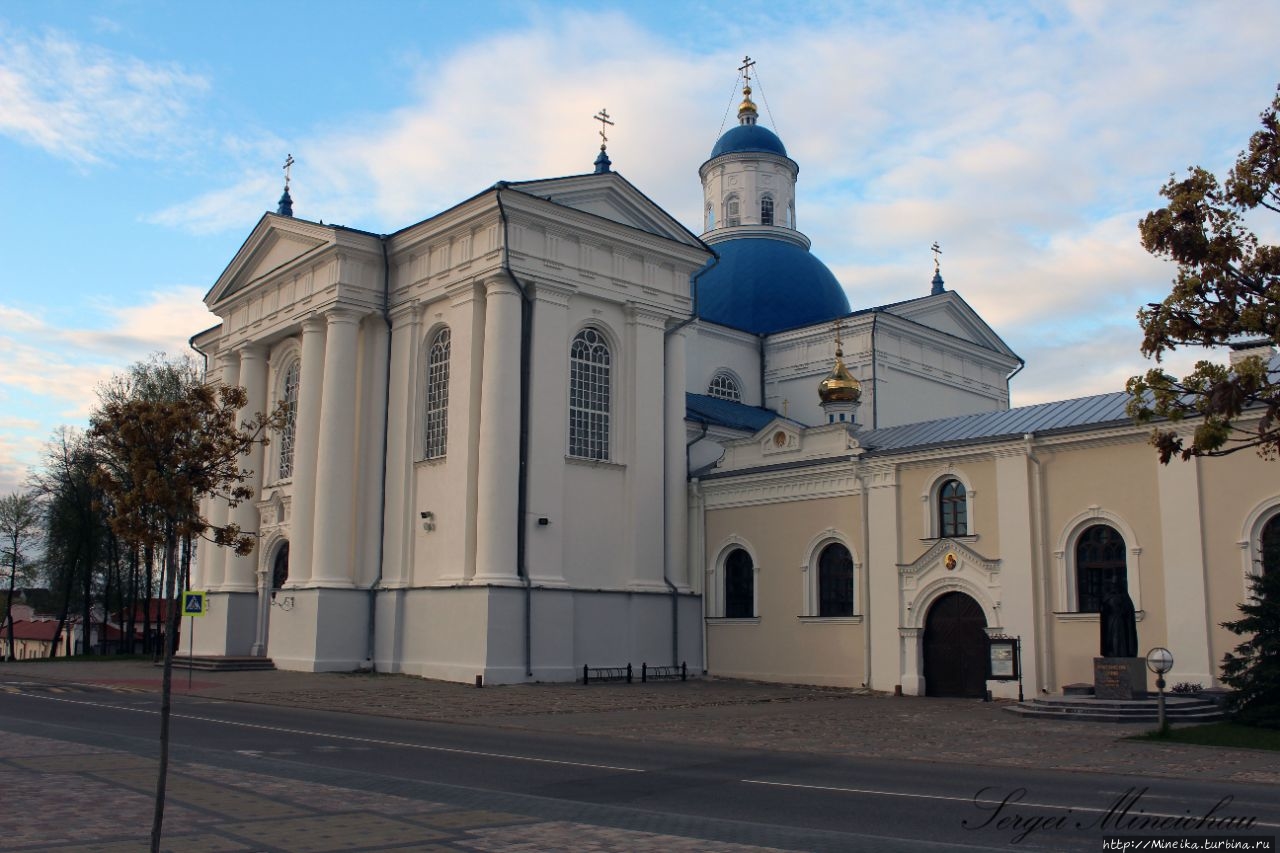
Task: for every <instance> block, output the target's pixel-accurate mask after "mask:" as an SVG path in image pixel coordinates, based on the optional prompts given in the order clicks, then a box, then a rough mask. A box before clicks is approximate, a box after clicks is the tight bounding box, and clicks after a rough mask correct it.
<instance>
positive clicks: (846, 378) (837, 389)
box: [818, 347, 862, 403]
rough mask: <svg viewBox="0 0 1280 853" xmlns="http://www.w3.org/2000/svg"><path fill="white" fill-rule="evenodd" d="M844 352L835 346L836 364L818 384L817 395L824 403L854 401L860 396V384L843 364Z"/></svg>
mask: <svg viewBox="0 0 1280 853" xmlns="http://www.w3.org/2000/svg"><path fill="white" fill-rule="evenodd" d="M843 356H844V353H843V352H841V351H840V349H839V348H838V347H837V348H836V364H835V367H832V368H831V373H829V374H827V378H826V379H824V380H822V382H820V383H819V384H818V397H819V398H821V400H822V402H824V403H856V402H858V400H859V399H861V397H862V384H861V383H860V382H858V380H856V379H854V378H853V374H851V373H850V372H849V368H847V367H845V366H844V361H843V359H842V357H843Z"/></svg>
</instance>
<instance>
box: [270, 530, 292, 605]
mask: <svg viewBox="0 0 1280 853" xmlns="http://www.w3.org/2000/svg"><path fill="white" fill-rule="evenodd" d="M287 580H289V542H288V540H286V541H285V542H282V543H281V545H280V549H279V550H278V551H276V558H275V559H274V560H272V562H271V594H272V595H275V594H276V590H278V589H280V587H282V586H284V584H285V581H287Z"/></svg>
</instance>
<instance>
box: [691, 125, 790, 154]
mask: <svg viewBox="0 0 1280 853" xmlns="http://www.w3.org/2000/svg"><path fill="white" fill-rule="evenodd" d="M734 151H767V152H769V153H770V154H781V155H782V156H783V157H786V156H787V149H786V147H785V146H784V145H783V144H782V140H781V139H779V138H778V135H777V134H776V133H774V132H773V131H772V130H769V129H768V128H767V127H761V126H760V125H758V124H740V125H738V126H737V127H733V128H730V129H729V130H727V131H725V133H724V135H723V136H721V137H720V138H719V139H718V140H716V144H715V147H714V148H712V149H711V156H710V157H708V158H707V159H709V160H714V159H715V158H717V157H719V156H720V155H721V154H729V153H731V152H734Z"/></svg>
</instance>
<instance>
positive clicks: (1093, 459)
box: [184, 81, 1280, 695]
mask: <svg viewBox="0 0 1280 853" xmlns="http://www.w3.org/2000/svg"><path fill="white" fill-rule="evenodd" d="M748 84H749V81H748ZM738 117H739V124H738V125H737V126H735V127H732V128H731V129H730V130H729V131H728V132H726V133H725V134H724V135H723V136H721V138H720V139H719V140H718V141H717V143H716V145H715V147H714V148H713V149H712V151H711V154H710V157H709V158H708V159H707V161H706V162H705V163H703V164H702V166H701V168H700V169H699V176H700V178H701V183H702V197H703V202H704V204H703V208H704V221H703V222H702V223H701V224H700V225H701V233H700V234H695V233H693V232H692V231H690V230H689V229H687V228H686V227H685V226H684V225H682V224H681V223H680V222H678V221H676V220H675V219H674V218H673V217H671V216H670V215H669V214H667V213H666V212H664V211H663V210H662V209H661V208H659V207H658V206H657V205H656V204H654V203H653V202H652V201H651V200H650V199H649V198H648V197H647V196H645V195H644V193H643V192H641V191H640V190H639V189H637V188H636V187H635V186H633V185H632V184H631V183H629V182H628V181H627V180H626V179H625V178H623V177H622V176H621V175H620V174H618V173H616V172H614V171H612V168H611V166H612V164H611V163H610V161H609V159H608V157H607V155H606V153H605V150H604V146H603V145H602V146H601V152H600V156H599V157H598V158H597V160H596V164H595V171H594V172H593V173H590V174H583V175H575V176H570V177H560V178H551V179H547V180H535V181H523V182H510V183H509V182H499V183H497V184H494V185H493V186H491V187H490V188H488V189H487V190H485V191H483V192H481V193H479V194H477V195H475V196H473V197H471V198H469V199H466V200H464V201H462V202H460V203H459V204H457V205H456V206H454V207H452V208H450V209H448V210H446V211H443V212H441V213H439V214H437V215H435V216H432V217H431V218H429V219H426V220H424V221H422V222H419V223H417V224H414V225H410V226H408V227H406V228H404V229H402V230H400V231H397V232H394V233H391V234H372V233H367V232H364V231H359V230H355V229H351V228H345V227H342V226H335V225H325V224H321V223H315V222H308V221H304V220H301V219H298V218H295V217H294V216H293V215H292V202H291V199H290V196H289V191H288V185H287V184H286V188H285V195H284V196H283V197H282V198H281V203H280V207H279V210H278V212H277V213H274V214H271V213H269V214H266V215H264V216H263V218H262V220H261V221H260V222H259V223H258V224H257V226H256V227H255V228H254V230H253V232H252V233H251V234H250V235H249V237H248V239H247V240H246V241H245V243H244V245H243V246H242V247H241V248H240V250H239V252H238V253H237V254H236V256H235V257H234V258H233V259H232V260H231V263H230V264H229V265H228V266H227V268H226V270H225V271H224V272H223V273H222V275H221V276H220V277H219V278H218V280H217V282H216V284H215V285H214V286H213V288H212V289H211V290H210V291H209V293H208V295H207V297H206V299H205V302H206V304H207V305H208V307H209V309H210V310H211V311H212V312H213V313H214V314H216V315H217V316H218V317H219V318H220V319H221V321H222V322H221V323H220V325H218V326H216V327H214V328H212V329H209V330H207V331H204V332H201V333H199V334H197V335H196V336H195V337H194V338H193V339H192V343H193V346H194V347H195V348H196V349H197V350H198V351H199V352H201V353H202V354H203V355H204V356H205V357H206V359H207V363H208V365H209V374H210V376H211V378H213V379H214V380H216V381H221V382H225V383H233V384H238V385H241V386H243V387H244V388H245V389H246V390H247V392H248V395H249V400H250V402H249V407H248V411H250V412H256V411H266V410H268V409H270V408H272V407H274V406H276V405H278V404H280V403H282V402H283V403H284V404H285V405H286V406H287V409H288V412H289V424H288V427H287V428H286V429H285V430H284V431H283V432H282V433H281V434H279V435H276V436H274V437H273V440H272V441H271V442H270V444H269V445H268V446H267V447H266V448H265V449H264V448H258V449H256V450H255V451H254V452H253V454H252V456H251V457H250V458H249V459H247V460H246V467H247V468H249V469H251V470H252V471H253V472H254V473H253V476H252V481H251V483H250V484H251V485H252V487H253V488H254V491H255V499H254V500H253V501H251V502H246V503H244V504H242V505H240V506H237V507H235V508H232V509H228V507H227V506H226V505H225V504H218V503H216V502H211V503H210V504H209V505H208V506H207V507H206V510H207V512H208V514H209V517H210V518H211V519H212V520H213V521H214V523H220V522H223V521H225V520H234V521H236V522H237V523H238V524H239V525H240V526H241V528H243V529H245V530H249V531H257V532H258V534H259V537H260V538H259V543H260V544H259V547H258V548H257V549H256V550H255V551H254V552H253V553H252V554H250V555H249V556H246V557H238V556H235V555H234V554H231V553H229V552H227V551H224V550H223V549H218V548H203V549H201V550H200V554H199V560H198V565H197V567H196V569H195V573H194V577H193V581H192V586H193V587H194V588H204V589H207V590H208V592H209V600H210V608H209V609H210V613H209V615H208V616H206V617H205V618H204V620H203V621H202V623H201V624H200V626H199V630H198V632H196V633H195V636H194V643H195V647H194V652H195V653H197V654H208V655H233V656H240V655H262V656H267V657H269V658H270V659H271V660H272V661H273V662H274V664H275V665H276V666H277V667H279V668H283V669H299V670H353V669H357V668H363V667H368V666H372V667H374V668H376V669H377V670H379V671H384V672H401V673H408V674H413V675H420V676H426V677H431V678H442V679H450V680H455V681H466V682H472V681H474V680H475V679H476V678H477V677H482V678H483V679H484V681H485V682H487V683H512V682H522V681H567V680H572V679H574V678H576V677H580V675H581V671H582V667H583V666H584V665H589V666H615V665H621V664H625V663H628V662H630V663H633V664H634V665H635V666H636V667H637V668H638V667H639V665H640V664H641V663H642V662H645V663H648V664H650V665H669V664H673V663H680V662H688V664H689V669H690V671H692V672H699V671H706V672H709V673H712V674H717V675H727V676H737V677H747V678H759V679H767V680H775V681H794V682H806V683H822V684H832V685H848V686H859V685H866V686H869V687H872V688H875V689H880V690H894V689H901V690H903V691H904V692H907V693H912V694H916V693H919V694H926V693H927V694H937V695H980V694H978V693H977V692H976V691H978V690H980V689H983V686H982V684H981V682H982V681H983V679H981V678H979V673H978V670H979V669H980V668H981V665H982V664H984V663H985V659H984V657H983V656H984V655H985V654H986V650H985V648H984V647H983V645H982V644H983V641H984V639H985V638H986V637H988V636H990V635H1011V636H1013V635H1016V636H1019V637H1021V638H1022V650H1023V661H1022V665H1023V672H1024V677H1025V679H1026V682H1027V685H1028V691H1029V692H1030V691H1036V692H1056V691H1057V690H1060V689H1061V687H1062V686H1063V685H1064V684H1067V683H1070V682H1072V681H1087V680H1089V679H1090V678H1091V668H1090V667H1091V662H1092V657H1093V655H1094V654H1096V653H1097V648H1096V644H1097V630H1098V629H1097V619H1098V615H1097V609H1098V607H1097V597H1098V595H1099V594H1100V590H1101V588H1102V584H1104V583H1105V582H1108V581H1111V580H1118V581H1120V582H1122V583H1123V584H1125V585H1126V586H1127V589H1128V591H1129V594H1130V596H1131V597H1132V598H1133V600H1134V602H1135V605H1136V606H1137V608H1138V610H1139V619H1140V622H1139V633H1140V635H1141V644H1142V647H1143V648H1144V649H1145V648H1147V647H1149V646H1151V645H1165V646H1168V647H1169V648H1171V649H1173V651H1174V654H1175V658H1176V659H1177V662H1178V664H1177V667H1176V668H1175V671H1174V673H1173V674H1172V675H1171V676H1170V677H1173V678H1179V679H1187V680H1199V681H1201V682H1203V683H1204V684H1205V686H1209V685H1210V684H1212V683H1215V678H1216V664H1215V661H1217V660H1219V659H1220V658H1221V654H1222V652H1223V651H1225V650H1226V649H1227V648H1229V647H1230V645H1231V640H1232V637H1231V635H1229V634H1227V633H1226V632H1224V631H1223V630H1222V629H1220V628H1217V627H1216V626H1217V624H1218V623H1219V622H1221V621H1223V620H1224V619H1229V618H1232V617H1233V615H1234V606H1235V603H1236V602H1238V601H1240V600H1241V598H1242V597H1243V596H1244V595H1245V594H1247V593H1246V588H1247V579H1248V576H1249V575H1250V574H1251V573H1253V572H1255V571H1260V570H1261V566H1262V562H1261V561H1262V559H1263V556H1264V555H1263V551H1264V550H1265V548H1264V540H1266V541H1272V540H1274V541H1276V542H1280V521H1277V522H1276V523H1274V524H1273V523H1272V522H1273V520H1275V519H1277V518H1280V491H1278V490H1277V489H1276V488H1275V486H1274V485H1272V484H1270V483H1269V482H1268V479H1269V478H1267V477H1266V476H1265V472H1264V471H1260V470H1259V466H1258V465H1257V464H1256V460H1252V459H1250V460H1244V459H1241V458H1238V457H1231V458H1229V459H1224V460H1215V461H1203V460H1202V461H1195V462H1190V463H1174V464H1172V465H1170V466H1160V465H1159V464H1158V462H1157V460H1156V454H1155V452H1154V450H1152V449H1151V448H1150V447H1149V446H1147V444H1146V432H1145V430H1143V429H1140V428H1137V427H1134V426H1133V425H1132V424H1131V423H1130V422H1129V421H1128V420H1127V419H1126V418H1125V417H1124V414H1123V395H1104V396H1102V397H1094V398H1085V399H1083V400H1075V401H1065V402H1063V403H1054V404H1046V405H1044V406H1033V407H1028V408H1026V409H1013V410H1011V409H1009V380H1010V378H1011V377H1012V376H1013V374H1015V373H1016V372H1017V371H1018V370H1019V369H1020V367H1021V364H1022V361H1021V359H1019V357H1018V356H1017V355H1016V354H1015V353H1013V352H1012V351H1011V350H1010V349H1009V348H1008V346H1006V345H1005V343H1004V342H1003V341H1002V340H1001V339H1000V337H999V336H998V335H997V334H996V333H995V332H994V331H993V330H992V329H991V328H990V327H989V326H988V325H987V324H986V323H985V322H983V320H982V318H981V317H979V316H978V315H977V314H976V313H975V312H974V311H973V309H972V308H970V307H969V306H968V304H966V303H965V301H964V300H963V299H961V298H960V296H959V295H958V294H956V293H955V292H953V291H949V290H947V289H946V288H945V286H944V284H943V281H942V278H941V275H940V274H939V273H938V272H937V271H936V270H935V274H934V278H933V282H932V285H931V289H928V290H927V291H926V288H925V287H923V286H922V288H921V294H920V295H919V296H918V297H915V298H905V299H904V300H903V301H901V302H898V303H895V304H891V305H885V306H879V307H864V308H858V309H857V310H854V307H852V306H850V304H849V301H848V297H847V296H846V294H845V291H844V290H843V289H842V288H841V286H840V284H839V282H838V281H837V280H836V278H835V277H834V275H832V273H831V272H830V270H828V269H827V267H826V266H825V265H823V264H822V262H821V261H819V260H818V259H817V257H815V256H814V255H813V254H812V253H811V252H810V245H809V240H808V238H806V237H805V235H804V234H803V233H802V231H801V230H800V229H799V227H798V217H797V212H798V211H800V212H802V210H803V206H802V205H800V204H798V197H797V178H798V173H799V167H798V165H797V163H796V162H795V161H793V160H792V159H790V158H789V157H788V156H787V152H786V149H785V147H784V146H783V143H782V141H781V140H780V139H779V138H778V137H777V136H776V135H775V134H774V133H773V132H771V131H769V130H768V129H766V128H764V127H763V126H761V125H759V124H758V123H757V110H756V107H755V104H754V103H753V102H752V100H751V89H750V86H749V85H747V86H745V87H744V99H743V102H742V104H741V106H740V108H739V111H738ZM1250 463H1253V464H1252V466H1251V465H1250ZM1228 484H1231V485H1230V486H1228ZM1228 493H1229V494H1228ZM1207 495H1208V496H1214V499H1213V500H1206V496H1207ZM1219 495H1220V496H1221V498H1222V499H1221V500H1218V499H1217V497H1218V496H1219ZM1268 537H1271V538H1270V539H1268ZM1268 553H1269V552H1268ZM1174 557H1176V559H1174ZM1268 559H1271V558H1268ZM1173 625H1178V626H1179V630H1178V631H1177V632H1176V633H1175V632H1173V631H1172V630H1171V628H1172V626H1173ZM187 642H190V638H189V637H184V643H187ZM996 689H997V692H998V693H999V692H1002V691H1003V692H1004V693H1006V694H1007V693H1008V692H1009V691H1010V690H1012V689H1013V688H1012V687H1009V686H1007V685H1006V686H1003V687H1002V686H997V688H996Z"/></svg>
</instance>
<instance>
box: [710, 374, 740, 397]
mask: <svg viewBox="0 0 1280 853" xmlns="http://www.w3.org/2000/svg"><path fill="white" fill-rule="evenodd" d="M707 396H708V397H716V398H718V399H720V400H732V401H733V402H735V403H741V402H742V391H741V389H739V388H738V380H737V379H734V378H733V374H731V373H729V372H728V371H727V370H721V371H718V372H717V373H716V375H715V376H713V377H711V384H710V385H708V386H707Z"/></svg>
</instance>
